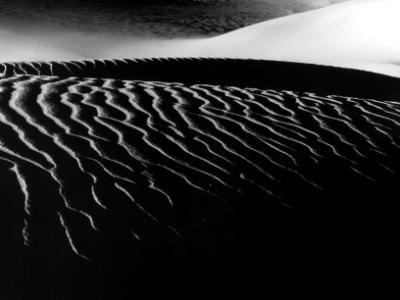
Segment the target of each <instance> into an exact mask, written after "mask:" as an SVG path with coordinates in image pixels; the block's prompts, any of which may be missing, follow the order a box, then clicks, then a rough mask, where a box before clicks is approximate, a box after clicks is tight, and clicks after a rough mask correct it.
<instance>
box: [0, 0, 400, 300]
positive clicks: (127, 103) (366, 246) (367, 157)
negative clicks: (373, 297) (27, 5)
mask: <svg viewBox="0 0 400 300" xmlns="http://www.w3.org/2000/svg"><path fill="white" fill-rule="evenodd" d="M369 5H370V6H369ZM396 7H397V3H395V2H394V1H390V0H387V1H366V2H363V1H352V2H349V3H347V4H346V3H345V4H341V5H338V6H333V7H331V8H326V9H323V10H319V11H315V12H310V13H307V14H299V15H295V16H292V17H287V18H283V19H278V20H275V21H271V22H266V23H263V24H259V25H254V26H253V27H249V28H244V29H241V30H238V31H236V32H232V33H229V34H226V35H224V36H220V37H216V38H212V39H201V40H192V41H165V47H164V46H163V47H161V46H160V45H164V43H159V41H153V42H154V43H155V44H156V45H158V47H154V46H153V45H152V43H153V42H149V41H145V42H144V41H142V40H139V39H137V44H136V46H135V47H133V44H132V40H129V39H126V38H124V37H121V36H111V35H110V36H107V37H106V36H104V35H94V34H89V35H87V34H84V33H77V32H74V31H70V32H69V33H67V32H66V31H65V30H64V29H62V30H61V29H60V28H43V30H42V31H41V34H37V33H35V32H37V31H36V30H34V29H33V28H32V30H31V31H26V30H22V31H21V30H17V27H13V29H12V30H11V29H10V28H9V29H4V28H3V31H2V32H1V33H0V36H1V37H2V40H3V41H7V42H4V43H2V44H1V45H2V46H1V47H3V48H1V49H3V50H2V53H3V56H4V57H7V58H8V59H10V60H16V59H17V58H18V59H19V60H23V61H25V60H42V61H44V62H29V61H25V62H22V63H11V62H8V63H7V62H5V63H4V62H3V63H0V74H1V76H0V179H1V180H0V193H1V201H0V221H1V226H0V239H1V240H0V242H1V243H0V298H2V299H6V300H28V299H45V300H55V299H57V300H87V299H96V300H131V299H150V298H152V297H157V299H158V298H164V297H165V296H169V297H172V298H174V299H180V298H185V299H191V298H199V297H201V298H203V299H209V298H212V297H217V298H220V299H227V298H229V299H230V298H232V299H233V298H234V297H239V298H240V299H250V298H251V299H252V298H256V296H257V297H259V296H260V295H261V296H262V297H263V298H268V297H273V296H274V295H275V294H276V293H278V294H279V295H281V296H291V297H290V299H292V298H298V297H299V296H302V295H307V296H309V295H310V294H315V295H318V296H321V293H320V290H321V291H322V293H323V294H322V295H325V294H326V293H329V294H331V293H334V292H336V293H346V294H348V293H349V289H350V290H352V291H354V292H356V293H357V294H358V295H359V294H360V290H361V289H360V287H359V286H358V285H357V284H356V282H355V278H357V279H358V280H360V281H361V282H362V288H365V286H366V285H370V283H371V285H372V283H374V284H375V283H376V281H377V279H383V278H385V275H386V274H387V276H388V277H392V276H393V275H392V274H393V272H389V271H387V270H386V268H387V266H389V267H391V266H392V265H393V261H394V260H395V259H396V258H397V257H398V253H399V249H398V246H397V244H398V243H397V239H396V237H397V235H398V233H397V231H398V209H397V206H398V205H397V203H398V182H399V174H400V135H399V132H400V102H399V101H398V99H400V91H399V88H398V87H399V86H400V79H399V78H394V77H390V76H386V75H381V74H376V73H371V72H365V71H360V70H349V69H344V68H339V67H327V66H318V65H316V64H304V63H298V62H297V63H290V62H279V61H269V60H265V59H266V58H270V59H282V60H283V59H284V60H291V59H289V58H290V57H291V55H292V60H293V61H303V62H304V61H306V62H308V60H309V59H310V60H311V58H315V59H317V60H321V61H320V63H321V64H332V65H343V66H351V67H357V68H361V69H363V68H372V66H374V68H373V70H374V71H380V72H383V73H390V74H392V72H388V69H387V67H386V65H385V63H384V62H389V61H390V63H389V66H393V70H392V71H393V72H394V69H395V67H394V66H395V63H393V61H395V60H394V59H395V56H396V55H395V53H393V56H390V55H389V54H390V53H389V52H390V50H395V48H396V47H397V46H396V43H395V38H394V36H391V37H392V39H389V37H390V36H389V33H390V32H389V31H383V32H384V33H388V35H383V34H381V35H378V33H373V32H368V36H366V37H362V36H358V34H360V32H362V30H361V29H358V30H356V29H354V28H357V26H355V25H354V24H358V25H363V26H364V25H367V24H366V23H367V22H366V20H365V18H366V16H368V12H370V13H371V14H372V12H371V11H370V10H372V9H374V11H373V12H374V13H375V9H376V10H377V11H378V8H381V9H382V11H380V12H381V13H382V14H383V13H385V12H386V13H388V16H389V13H390V11H386V9H387V10H389V9H394V8H396ZM355 8H357V9H355ZM361 8H362V9H361ZM328 9H330V10H331V11H328ZM357 12H360V13H361V14H360V20H359V21H357V18H356V19H352V18H351V17H349V16H352V17H354V14H356V13H357ZM331 13H332V14H333V15H332V16H331ZM347 13H348V14H347ZM309 14H311V16H312V14H315V18H314V19H310V18H309V17H307V16H310V15H309ZM324 14H326V15H325V16H324V17H320V18H318V16H322V15H324ZM393 14H394V13H393ZM329 16H330V17H329ZM341 18H343V19H341ZM312 20H314V21H312ZM345 20H355V23H354V22H353V23H352V22H350V21H348V22H345ZM385 20H386V19H385ZM339 21H340V22H339ZM312 22H316V23H317V24H318V25H321V26H322V25H324V24H325V25H324V26H325V27H324V26H322V27H319V26H317V28H316V29H314V32H310V31H309V30H311V24H312ZM396 22H397V21H395V19H394V18H393V20H392V18H389V17H388V18H387V22H385V21H382V24H379V26H382V28H380V27H379V26H378V25H376V26H378V27H379V28H380V29H382V30H383V29H387V30H389V29H388V28H386V27H390V26H391V25H395V23H396ZM338 24H342V25H343V26H339V25H338ZM300 25H301V26H300ZM389 25H390V26H389ZM337 26H339V28H337ZM354 26H355V27H354ZM273 28H275V29H273ZM301 28H302V29H301ZM312 28H314V27H312ZM350 28H353V29H354V30H353V31H351V30H350ZM373 28H375V27H373ZM339 29H340V30H342V31H340V30H339ZM371 29H372V27H371ZM277 30H282V31H286V32H283V33H281V34H279V37H278V36H275V37H274V36H272V35H271V34H272V33H273V32H276V31H277ZM303 30H304V31H305V32H303ZM246 31H249V32H248V33H246ZM325 31H326V32H325ZM339 31H340V32H344V33H340V34H339ZM393 31H394V29H393V28H392V31H391V33H393ZM44 32H46V35H44V34H43V33H44ZM322 32H325V33H327V34H328V33H329V34H332V37H334V38H335V39H333V40H332V41H330V39H329V36H328V35H325V34H322ZM264 33H270V34H269V35H268V36H266V37H265V38H264ZM292 34H293V35H292ZM335 34H336V35H335ZM283 36H285V37H286V38H287V41H288V44H287V46H290V47H288V48H286V47H285V48H284V49H286V50H287V52H286V53H283V50H284V49H282V48H280V47H282V45H281V43H282V39H281V38H282V37H283ZM321 36H323V37H325V39H322V40H320V42H321V43H325V46H328V45H330V46H332V47H333V48H335V51H333V48H326V49H325V48H324V47H322V46H321V45H320V44H316V43H317V41H316V40H315V39H316V38H317V37H318V38H319V39H321ZM346 36H347V38H345V37H346ZM374 36H375V37H376V38H377V39H378V38H380V40H379V41H380V42H381V43H382V44H384V43H388V44H386V45H387V46H388V49H387V51H389V52H387V53H386V52H385V53H383V54H385V55H383V54H382V53H380V51H377V52H374V51H373V49H377V48H373V46H372V41H370V39H369V38H370V37H374ZM299 37H302V38H304V46H305V47H306V48H303V47H300V46H299V45H302V44H297V45H296V42H297V43H300V40H299ZM356 38H357V39H356ZM268 39H269V41H270V42H271V43H272V42H274V43H275V46H272V47H275V48H274V49H269V48H268V47H267V46H266V41H268ZM278 40H279V41H280V42H279V43H278ZM123 41H125V42H123ZM351 41H352V42H357V43H359V45H358V46H359V47H361V46H363V47H366V49H367V50H366V51H364V52H362V53H361V54H358V55H357V57H356V54H355V53H353V54H352V51H353V50H352V49H353V48H351V47H349V48H345V47H344V46H345V45H347V46H349V44H350V42H351ZM140 45H141V46H140ZM279 45H281V46H279ZM278 46H279V47H278ZM292 46H293V47H292ZM294 46H297V47H294ZM339 46H340V47H339ZM342 46H343V47H342ZM389 46H391V47H392V46H393V47H392V48H391V47H389ZM18 47H19V48H18ZM307 47H308V48H307ZM375 47H378V48H379V47H380V46H379V44H378V46H376V45H375ZM16 48H18V50H15V49H16ZM278 48H280V50H279V49H278ZM288 49H289V50H290V51H289V50H288ZM299 49H307V50H309V51H311V52H310V53H311V54H315V56H312V55H311V54H310V53H309V52H307V51H305V52H303V53H298V51H299ZM385 49H386V48H385ZM228 50H229V51H228ZM339 50H340V51H339ZM135 51H136V52H135ZM151 51H153V52H151ZM227 51H228V52H227ZM292 51H293V52H292ZM382 51H383V50H382ZM183 53H186V55H188V56H197V57H201V56H215V57H216V58H214V59H201V58H197V59H184V58H180V59H160V58H158V59H153V60H134V59H129V58H135V57H145V56H146V55H148V56H163V55H164V56H173V55H176V56H183ZM226 53H228V54H226ZM242 53H246V54H245V55H246V57H247V56H248V57H256V58H262V59H263V60H249V59H239V60H238V59H219V58H218V57H220V56H224V57H225V55H227V56H231V57H236V56H240V57H242V56H241V54H242ZM363 53H364V55H362V54H363ZM128 54H129V55H128ZM300 54H301V55H300ZM316 54H318V55H316ZM14 55H15V56H14ZM263 55H265V56H263ZM279 55H281V56H279ZM352 55H353V56H352ZM111 56H112V58H118V56H123V57H124V58H125V59H121V60H115V59H113V60H95V59H94V58H109V57H111ZM259 56H262V57H259ZM352 57H353V58H354V59H355V60H354V61H353V60H352V59H351V58H352ZM13 58H14V59H13ZM328 58H329V60H328ZM8 59H4V61H6V60H8ZM82 59H86V60H82ZM347 59H348V60H347ZM392 59H393V60H392ZM50 60H56V61H53V62H51V61H50ZM60 60H66V61H65V62H60ZM311 62H312V63H318V61H311ZM350 62H351V65H349V64H350ZM379 68H382V69H379ZM260 74H261V76H260ZM392 75H395V74H392ZM386 282H388V281H386ZM396 288H397V286H396Z"/></svg>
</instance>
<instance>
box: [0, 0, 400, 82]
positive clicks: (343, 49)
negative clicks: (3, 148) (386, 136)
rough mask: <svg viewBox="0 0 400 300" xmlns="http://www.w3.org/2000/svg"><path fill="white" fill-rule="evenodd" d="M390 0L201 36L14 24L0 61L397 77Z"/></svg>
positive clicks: (398, 49)
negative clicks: (156, 62) (232, 64)
mask: <svg viewBox="0 0 400 300" xmlns="http://www.w3.org/2000/svg"><path fill="white" fill-rule="evenodd" d="M399 10H400V3H399V2H398V1H396V0H353V1H348V2H343V3H339V4H334V5H331V6H329V7H325V8H321V9H317V10H314V11H309V12H305V13H300V14H295V15H291V16H288V17H282V18H278V19H275V20H271V21H266V22H263V23H259V24H255V25H252V26H248V27H245V28H242V29H239V30H236V31H233V32H230V33H227V34H224V35H221V36H217V37H214V38H206V39H184V40H177V39H174V40H160V39H149V38H143V37H139V36H135V35H133V36H132V35H131V36H130V35H115V34H101V33H82V32H77V31H72V30H71V31H69V32H68V31H66V30H65V28H62V29H61V28H59V29H57V27H54V28H43V29H41V30H37V28H34V27H33V28H32V30H28V31H26V30H21V29H19V30H16V27H15V26H12V25H7V26H8V27H9V28H7V26H6V25H4V26H2V27H1V28H2V31H1V32H0V41H3V42H1V43H0V60H1V61H3V62H5V61H26V60H45V61H46V60H71V59H93V58H94V59H111V58H148V57H227V58H255V59H268V60H278V61H291V62H305V63H314V64H322V65H331V66H340V67H348V68H355V69H361V70H369V71H374V72H378V73H383V74H388V75H392V76H400V72H399V69H398V62H399V61H400V57H399V53H400V41H399V39H398V38H397V36H398V34H397V28H400V21H399V18H397V15H396V12H397V11H399Z"/></svg>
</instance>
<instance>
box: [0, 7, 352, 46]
mask: <svg viewBox="0 0 400 300" xmlns="http://www.w3.org/2000/svg"><path fill="white" fill-rule="evenodd" d="M342 1H345V0H97V1H94V0H63V1H60V0H13V1H9V0H0V18H1V20H0V24H1V22H2V23H3V24H4V22H6V20H8V19H9V18H13V19H14V21H15V20H17V21H18V22H20V23H21V24H22V23H23V22H24V21H26V22H27V23H32V22H36V23H37V24H39V23H44V24H47V25H52V24H53V25H57V26H64V27H66V28H69V29H72V30H83V31H92V32H93V31H112V32H115V33H121V34H125V33H134V34H139V35H143V36H157V37H174V38H177V37H195V36H212V35H217V34H220V33H225V32H228V31H231V30H234V29H237V28H240V27H244V26H247V25H251V24H254V23H257V22H262V21H265V20H269V19H273V18H276V17H280V16H284V15H290V14H292V13H296V12H301V11H307V10H310V9H313V8H318V7H323V6H326V5H329V4H332V3H336V2H342Z"/></svg>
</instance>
